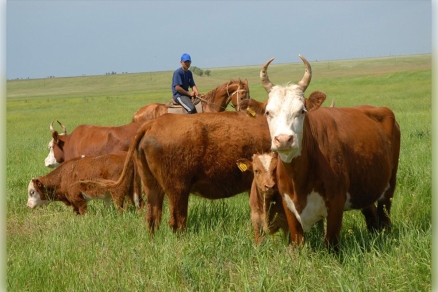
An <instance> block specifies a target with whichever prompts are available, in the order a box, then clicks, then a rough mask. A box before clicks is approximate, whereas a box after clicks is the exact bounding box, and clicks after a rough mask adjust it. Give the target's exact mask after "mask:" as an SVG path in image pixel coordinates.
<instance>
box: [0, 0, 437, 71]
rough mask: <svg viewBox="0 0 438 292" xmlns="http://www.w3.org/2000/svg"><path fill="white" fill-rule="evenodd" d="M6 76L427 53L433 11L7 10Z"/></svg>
mask: <svg viewBox="0 0 438 292" xmlns="http://www.w3.org/2000/svg"><path fill="white" fill-rule="evenodd" d="M5 31H6V33H5V35H6V46H5V48H6V76H7V79H15V78H45V77H48V76H55V77H64V76H81V75H100V74H105V73H107V72H113V71H114V72H117V73H122V72H128V73H136V72H154V71H167V70H174V69H176V68H178V67H179V66H180V65H179V58H180V56H181V54H182V53H185V52H187V53H189V54H191V56H192V66H197V67H200V68H202V69H212V68H216V67H230V66H246V65H260V64H262V63H264V62H265V61H266V60H267V59H269V58H271V57H275V58H276V60H275V62H276V63H290V62H300V60H299V58H298V54H302V55H303V56H305V57H306V58H307V59H308V60H309V61H316V60H338V59H351V58H370V57H383V56H393V55H410V54H424V53H431V52H432V2H431V1H427V0H416V1H73V0H71V1H56V0H55V1H53V0H52V1H33V0H32V1H17V0H9V1H7V2H6V30H5Z"/></svg>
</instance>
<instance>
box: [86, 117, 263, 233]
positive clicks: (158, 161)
mask: <svg viewBox="0 0 438 292" xmlns="http://www.w3.org/2000/svg"><path fill="white" fill-rule="evenodd" d="M270 144H271V139H270V136H269V131H268V126H267V123H266V118H265V117H264V116H256V117H250V116H248V115H247V114H246V113H244V112H231V111H230V112H221V113H199V114H196V115H174V114H164V115H162V116H160V117H158V118H156V119H154V120H152V121H148V122H146V123H144V124H143V126H142V127H141V129H139V130H138V132H137V134H136V136H135V138H134V139H133V141H132V143H131V145H130V148H129V151H128V157H127V160H126V161H125V168H124V171H123V173H122V175H121V176H120V178H119V179H118V181H109V182H105V183H102V182H94V183H98V184H101V185H103V186H105V187H116V186H117V185H119V184H120V183H123V181H124V180H125V179H127V178H128V174H127V173H126V171H127V169H128V167H127V166H126V164H127V163H129V160H130V159H131V158H132V157H133V158H134V159H135V160H136V161H137V166H138V170H139V173H140V176H141V178H142V182H143V187H144V193H145V195H146V197H147V214H146V219H147V222H148V228H149V231H150V232H151V233H153V232H154V230H155V228H158V226H159V225H160V222H161V217H162V205H163V199H164V194H166V195H167V196H168V198H169V205H170V208H169V209H170V218H169V224H170V226H171V228H172V229H173V231H178V230H184V229H185V228H186V220H187V209H188V202H189V195H190V193H192V194H195V195H198V196H201V197H204V198H208V199H221V198H228V197H231V196H234V195H237V194H240V193H242V192H245V191H248V190H249V189H250V188H251V183H252V180H253V174H252V173H251V172H244V173H243V172H241V171H240V170H239V169H238V168H237V167H236V161H237V159H239V158H247V159H250V158H251V157H252V155H253V154H254V153H262V152H267V151H269V149H270Z"/></svg>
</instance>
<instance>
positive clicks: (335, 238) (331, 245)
mask: <svg viewBox="0 0 438 292" xmlns="http://www.w3.org/2000/svg"><path fill="white" fill-rule="evenodd" d="M343 215H344V208H343V204H336V202H332V204H331V205H330V208H329V209H328V216H327V232H326V234H325V239H324V243H325V246H326V247H327V249H328V250H329V251H330V252H338V251H339V238H340V235H341V228H342V217H343Z"/></svg>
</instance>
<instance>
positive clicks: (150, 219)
mask: <svg viewBox="0 0 438 292" xmlns="http://www.w3.org/2000/svg"><path fill="white" fill-rule="evenodd" d="M146 197H147V204H146V221H147V224H148V229H149V232H150V233H151V234H154V232H155V229H157V230H158V228H159V227H160V224H161V216H162V213H163V200H164V192H163V190H162V189H161V187H159V186H156V187H155V188H149V191H148V192H147V194H146Z"/></svg>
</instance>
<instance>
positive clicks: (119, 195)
mask: <svg viewBox="0 0 438 292" xmlns="http://www.w3.org/2000/svg"><path fill="white" fill-rule="evenodd" d="M110 193H111V197H112V198H113V204H114V207H115V208H116V210H117V211H118V212H119V213H122V212H123V204H124V201H125V194H124V193H123V192H120V191H111V192H110Z"/></svg>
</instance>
